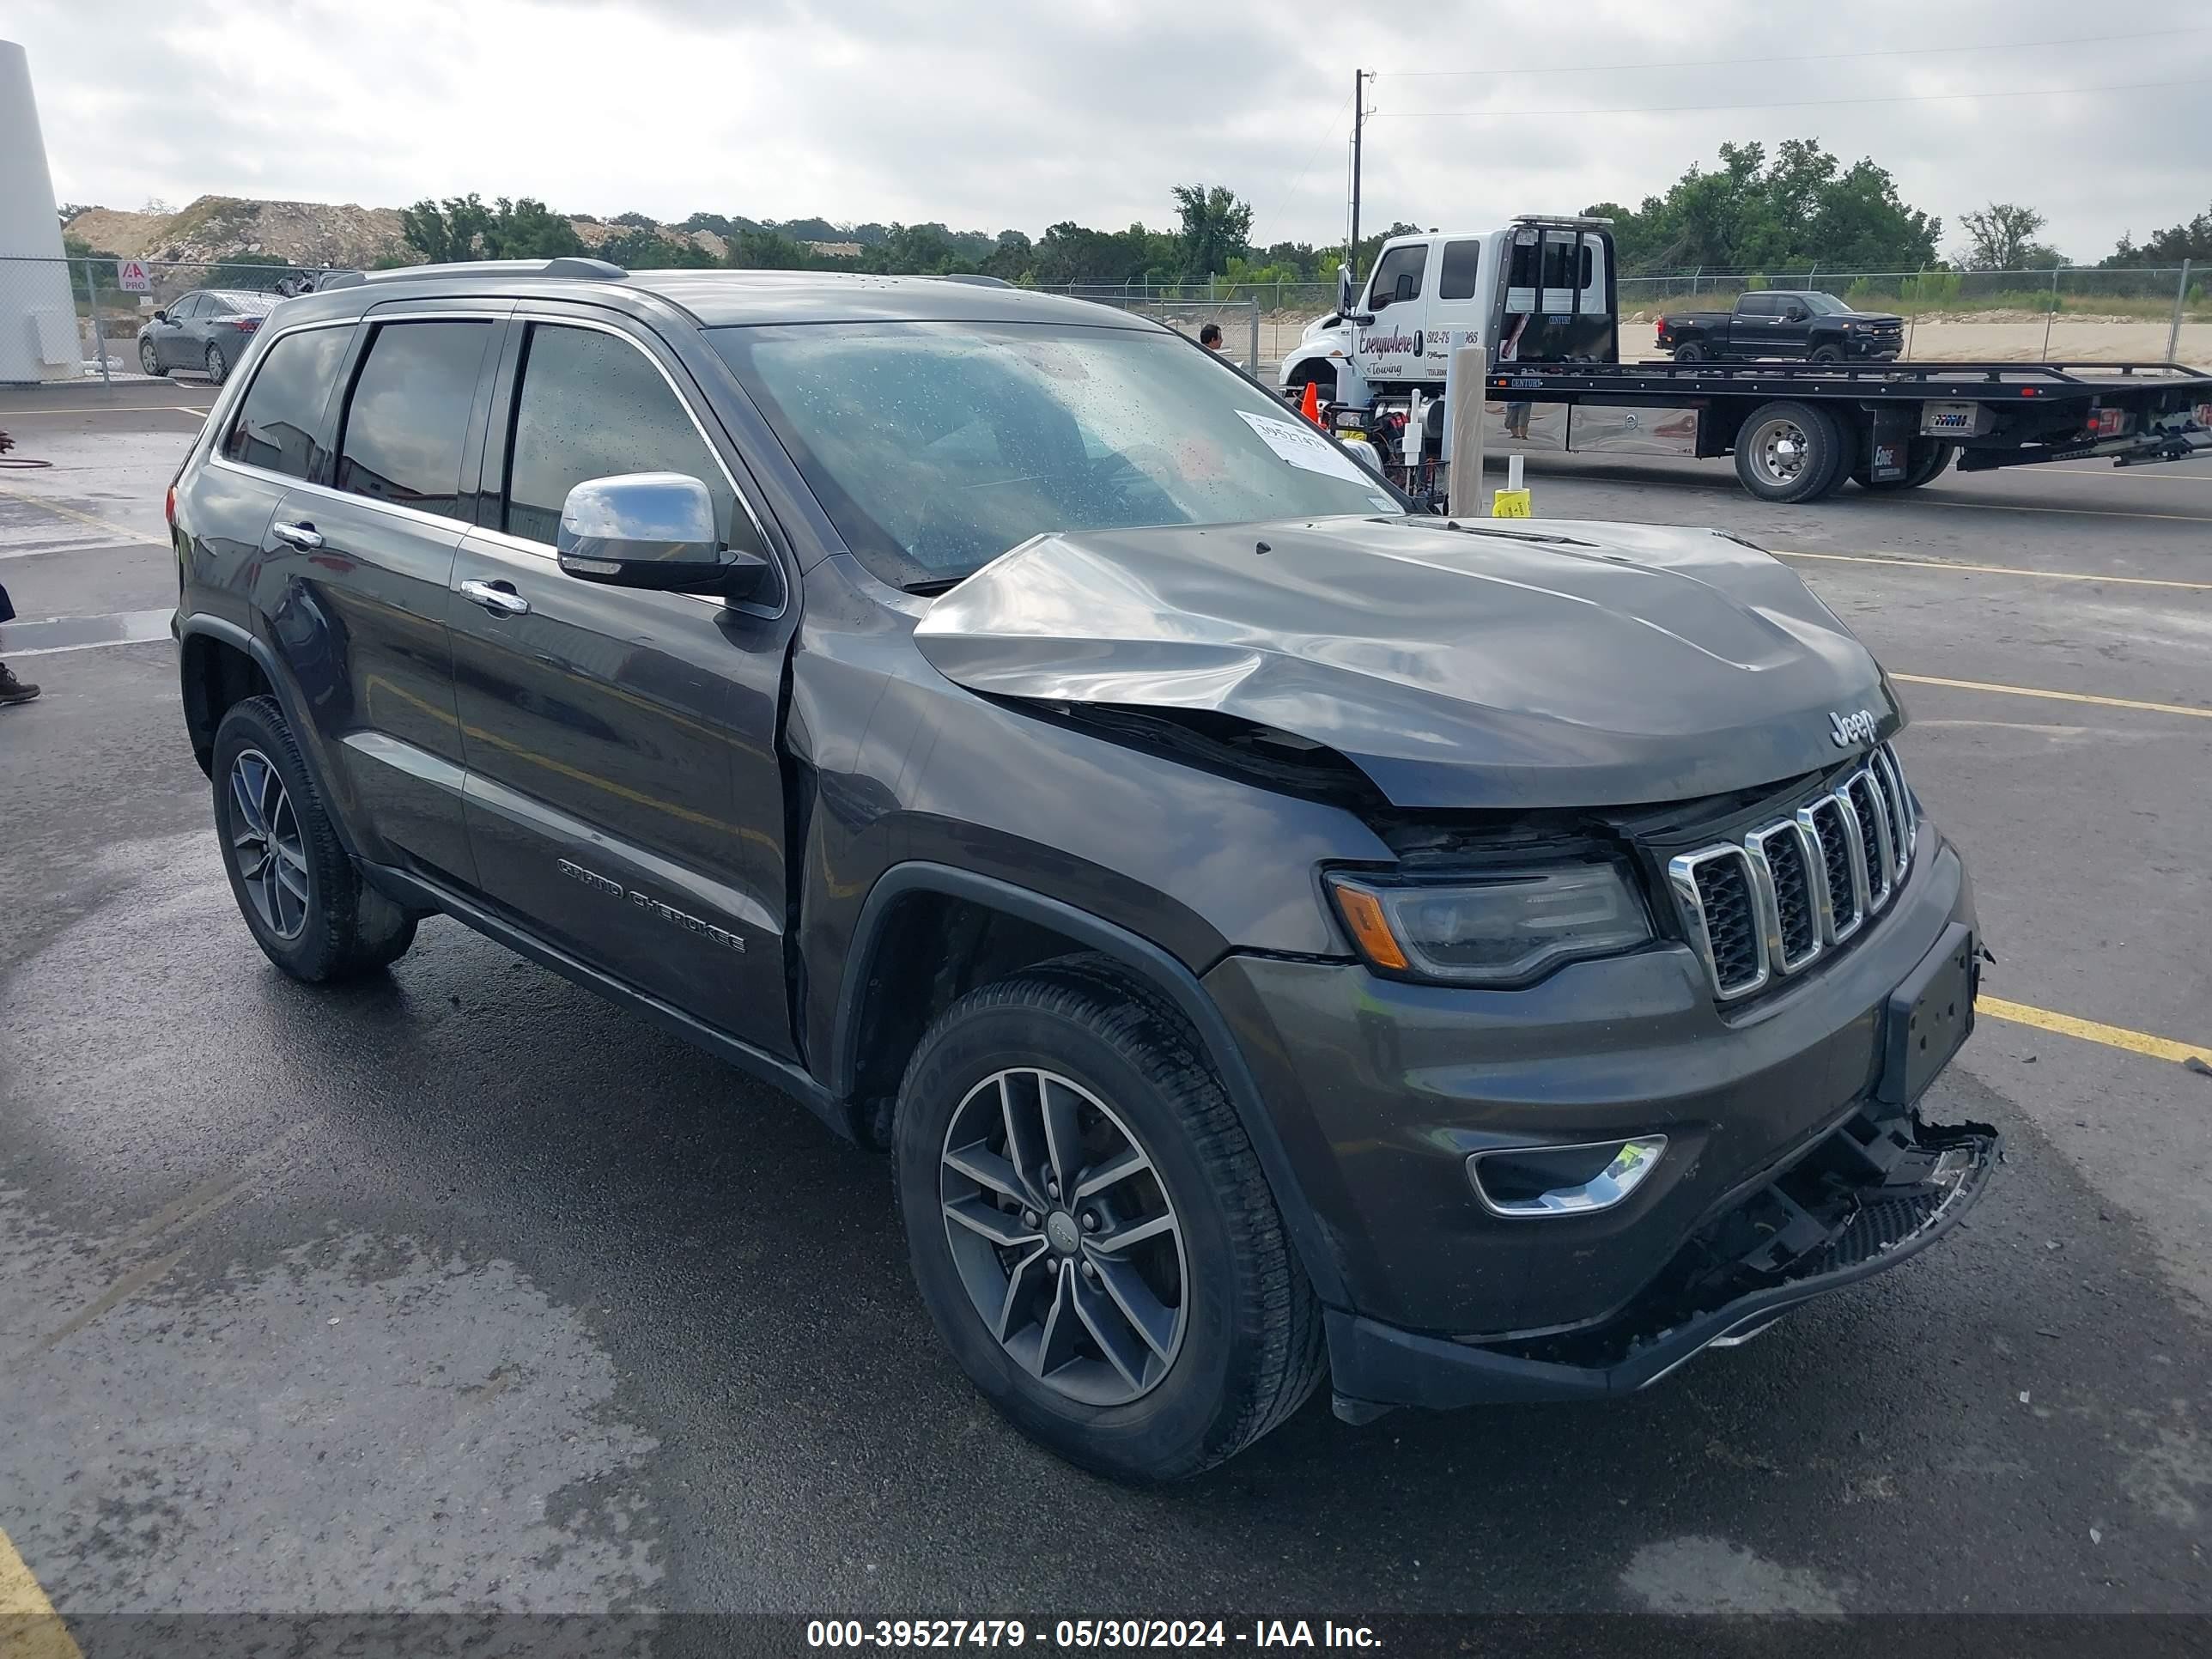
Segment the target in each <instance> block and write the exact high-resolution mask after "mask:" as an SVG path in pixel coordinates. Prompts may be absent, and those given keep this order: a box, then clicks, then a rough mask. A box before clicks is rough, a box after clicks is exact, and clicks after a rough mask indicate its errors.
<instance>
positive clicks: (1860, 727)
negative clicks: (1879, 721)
mask: <svg viewBox="0 0 2212 1659" xmlns="http://www.w3.org/2000/svg"><path fill="white" fill-rule="evenodd" d="M1875 730H1876V727H1875V718H1874V714H1873V713H1872V711H1870V710H1869V709H1864V708H1857V709H1853V710H1852V711H1851V712H1850V714H1844V713H1843V712H1842V711H1841V710H1840V709H1838V710H1835V711H1832V713H1831V714H1829V715H1828V735H1829V736H1830V737H1832V738H1834V739H1835V740H1836V747H1837V748H1838V749H1848V748H1850V746H1851V745H1852V744H1855V743H1864V744H1871V743H1872V742H1873V741H1874V739H1875Z"/></svg>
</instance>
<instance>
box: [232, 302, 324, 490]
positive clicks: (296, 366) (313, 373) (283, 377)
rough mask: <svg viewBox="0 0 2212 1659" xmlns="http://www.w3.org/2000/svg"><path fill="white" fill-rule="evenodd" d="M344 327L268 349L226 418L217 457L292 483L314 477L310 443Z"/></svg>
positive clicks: (302, 334)
mask: <svg viewBox="0 0 2212 1659" xmlns="http://www.w3.org/2000/svg"><path fill="white" fill-rule="evenodd" d="M352 337H353V330H352V328H351V327H350V326H345V327H340V328H310V329H306V330H303V331H301V332H300V333H297V334H287V335H286V336H284V337H283V338H282V339H281V340H278V341H276V343H274V344H273V345H271V346H270V348H269V355H268V356H265V357H264V358H263V359H262V360H261V367H260V368H259V370H258V371H257V372H256V373H255V374H254V376H253V384H252V386H248V387H247V388H246V398H245V400H244V401H243V402H242V403H240V404H239V406H238V413H237V414H236V415H235V416H233V417H232V418H231V423H230V430H229V432H228V433H227V434H226V435H224V438H223V443H222V453H224V454H225V455H227V456H228V457H229V458H230V459H232V460H234V461H242V462H244V463H245V464H246V465H248V466H265V467H267V468H269V469H270V471H275V472H284V473H289V474H290V475H291V476H292V477H295V478H305V477H310V476H312V474H313V471H314V451H315V437H316V435H317V434H318V433H319V431H320V430H321V429H322V424H323V410H324V407H325V405H326V404H329V402H330V400H331V381H333V380H336V379H337V373H338V365H339V364H340V363H341V362H343V361H344V358H345V349H346V342H347V341H349V340H350V339H351V338H352Z"/></svg>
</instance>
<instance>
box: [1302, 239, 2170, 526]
mask: <svg viewBox="0 0 2212 1659" xmlns="http://www.w3.org/2000/svg"><path fill="white" fill-rule="evenodd" d="M1609 223H1610V222H1609V221H1607V220H1604V219H1595V218H1589V217H1583V216H1553V215H1541V214H1528V215H1524V216H1522V217H1520V218H1518V219H1516V220H1515V221H1514V222H1512V223H1511V224H1510V225H1507V226H1505V227H1504V228H1500V229H1497V230H1483V231H1457V232H1442V233H1440V232H1433V231H1432V232H1429V233H1427V234H1415V235H1408V236H1395V237H1392V238H1391V239H1390V240H1388V241H1386V242H1385V243H1383V247H1382V251H1381V252H1379V253H1378V254H1377V255H1376V260H1375V266H1374V269H1373V270H1371V271H1370V272H1369V273H1368V277H1367V281H1366V283H1365V284H1364V287H1355V285H1354V283H1353V282H1352V273H1351V272H1350V270H1341V271H1340V273H1339V280H1338V300H1337V308H1336V310H1335V311H1334V312H1333V313H1330V314H1329V315H1328V316H1326V317H1322V318H1320V319H1317V320H1316V321H1315V322H1314V323H1312V324H1311V325H1309V326H1308V327H1307V329H1306V330H1305V332H1304V337H1302V338H1301V339H1300V341H1299V343H1298V344H1297V347H1296V349H1293V350H1291V351H1290V352H1288V353H1286V354H1285V356H1284V359H1283V363H1282V368H1281V372H1280V377H1279V379H1280V385H1281V387H1282V390H1283V392H1284V395H1285V396H1286V397H1289V398H1292V399H1294V400H1295V399H1297V398H1301V397H1302V396H1303V395H1304V391H1305V388H1306V387H1307V386H1308V385H1309V384H1312V385H1314V386H1317V387H1318V389H1319V392H1320V396H1321V399H1322V402H1323V403H1324V404H1327V405H1328V406H1329V408H1330V410H1331V416H1330V418H1331V423H1332V424H1333V425H1336V426H1339V427H1340V428H1346V429H1356V430H1358V431H1360V432H1362V433H1364V435H1366V436H1367V438H1368V439H1369V440H1370V441H1372V442H1373V443H1374V444H1375V445H1376V448H1377V450H1378V451H1379V452H1380V453H1381V457H1382V459H1383V463H1384V465H1386V466H1387V467H1389V469H1390V470H1391V471H1392V473H1393V476H1394V477H1396V478H1398V479H1399V480H1400V481H1401V482H1403V483H1405V484H1406V486H1407V489H1411V490H1413V492H1414V493H1415V494H1416V495H1422V496H1424V497H1433V496H1434V495H1436V493H1437V491H1436V489H1435V485H1436V482H1437V479H1436V469H1437V465H1438V464H1439V459H1440V458H1441V455H1442V453H1443V414H1444V404H1443V394H1444V389H1445V383H1446V374H1447V369H1448V367H1449V363H1450V362H1451V359H1452V355H1453V353H1454V352H1455V350H1457V349H1459V348H1461V347H1462V346H1468V345H1474V346H1480V347H1481V348H1483V349H1484V354H1485V372H1484V385H1483V388H1482V393H1481V396H1482V400H1483V410H1484V441H1485V444H1486V447H1507V448H1510V449H1516V450H1521V451H1525V452H1541V451H1547V450H1549V451H1554V452H1571V453H1609V454H1616V455H1662V456H1683V457H1713V456H1722V455H1730V454H1732V455H1733V456H1734V457H1735V470H1736V477H1737V478H1738V479H1739V480H1740V481H1741V483H1742V484H1743V487H1744V488H1745V489H1747V490H1748V491H1749V492H1750V493H1751V494H1753V495H1757V496H1759V497H1760V498H1761V499H1762V500H1765V501H1814V500H1817V499H1819V498H1820V497H1821V496H1824V495H1829V494H1831V493H1832V492H1833V491H1835V490H1836V489H1840V488H1841V487H1842V486H1843V485H1844V483H1846V482H1847V481H1850V480H1854V479H1855V480H1857V483H1859V484H1860V485H1861V486H1862V487H1863V488H1864V489H1875V490H1886V489H1912V488H1916V487H1917V486H1918V485H1921V484H1924V483H1928V482H1929V480H1930V479H1932V478H1934V477H1936V476H1937V475H1938V474H1939V473H1941V472H1942V471H1943V469H1944V468H1945V467H1947V466H1948V465H1950V464H1951V462H1952V460H1953V459H1954V456H1955V457H1957V458H1958V461H1959V467H1960V471H1984V470H1987V469H1990V468H1994V467H2000V466H2020V465H2030V464H2033V463H2037V462H2042V461H2057V460H2073V459H2083V458H2087V457H2103V458H2109V459H2111V460H2112V463H2113V465H2118V466H2130V465H2145V464H2148V463H2151V462H2156V461H2172V460H2181V459H2188V458H2190V457H2191V456H2197V455H2202V454H2204V453H2208V452H2212V375H2208V374H2205V373H2204V372H2203V371H2201V370H2197V369H2191V368H2185V367H2183V366H2182V365H2180V364H2177V363H1950V362H1942V363H1936V362H1929V363H1913V362H1894V361H1887V360H1876V361H1861V362H1836V363H1828V362H1638V363H1624V362H1621V361H1620V325H1619V320H1618V318H1619V310H1618V303H1617V296H1618V289H1617V268H1616V261H1615V258H1614V254H1613V234H1612V232H1611V230H1610V229H1609V228H1608V226H1609Z"/></svg>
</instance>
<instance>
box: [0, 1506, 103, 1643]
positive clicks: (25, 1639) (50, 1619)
mask: <svg viewBox="0 0 2212 1659" xmlns="http://www.w3.org/2000/svg"><path fill="white" fill-rule="evenodd" d="M0 1650H4V1651H5V1652H6V1654H7V1659H83V1656H82V1654H81V1653H80V1652H79V1651H78V1650H77V1645H76V1641H75V1639H74V1638H71V1637H70V1633H69V1626H66V1625H64V1623H62V1620H61V1615H60V1614H59V1613H56V1612H55V1611H54V1604H53V1603H52V1602H51V1601H47V1600H46V1591H44V1590H42V1589H40V1588H39V1581H38V1580H37V1579H35V1578H33V1577H31V1570H30V1568H28V1567H27V1566H25V1565H23V1558H22V1557H21V1556H20V1555H18V1554H16V1553H15V1545H13V1544H12V1543H10V1542H9V1541H8V1534H6V1533H4V1532H0Z"/></svg>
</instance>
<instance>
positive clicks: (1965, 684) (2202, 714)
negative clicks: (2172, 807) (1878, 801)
mask: <svg viewBox="0 0 2212 1659" xmlns="http://www.w3.org/2000/svg"><path fill="white" fill-rule="evenodd" d="M1890 678H1892V679H1893V680H1901V681H1903V682H1904V683H1905V684H1907V685H1946V686H1948V687H1950V688H1951V689H1952V690H1954V691H1995V692H1998V693H2000V694H2002V696H2008V697H2048V698H2050V699H2051V701H2052V702H2093V703H2096V704H2098V705H2100V707H2102V708H2141V709H2143V710H2145V711H2147V712H2148V713H2150V714H2193V715H2194V716H2196V717H2197V719H2198V720H2212V708H2191V707H2190V706H2189V705H2188V704H2187V703H2181V702H2141V701H2139V700H2138V699H2136V698H2134V697H2097V696H2091V695H2090V694H2089V693H2088V692H2087V691H2045V690H2039V689H2038V688H2037V687H2035V686H2032V685H1998V684H1995V683H1994V682H1992V681H1989V680H1947V679H1944V678H1941V677H1940V676H1937V675H1935V674H1892V675H1891V676H1890Z"/></svg>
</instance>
